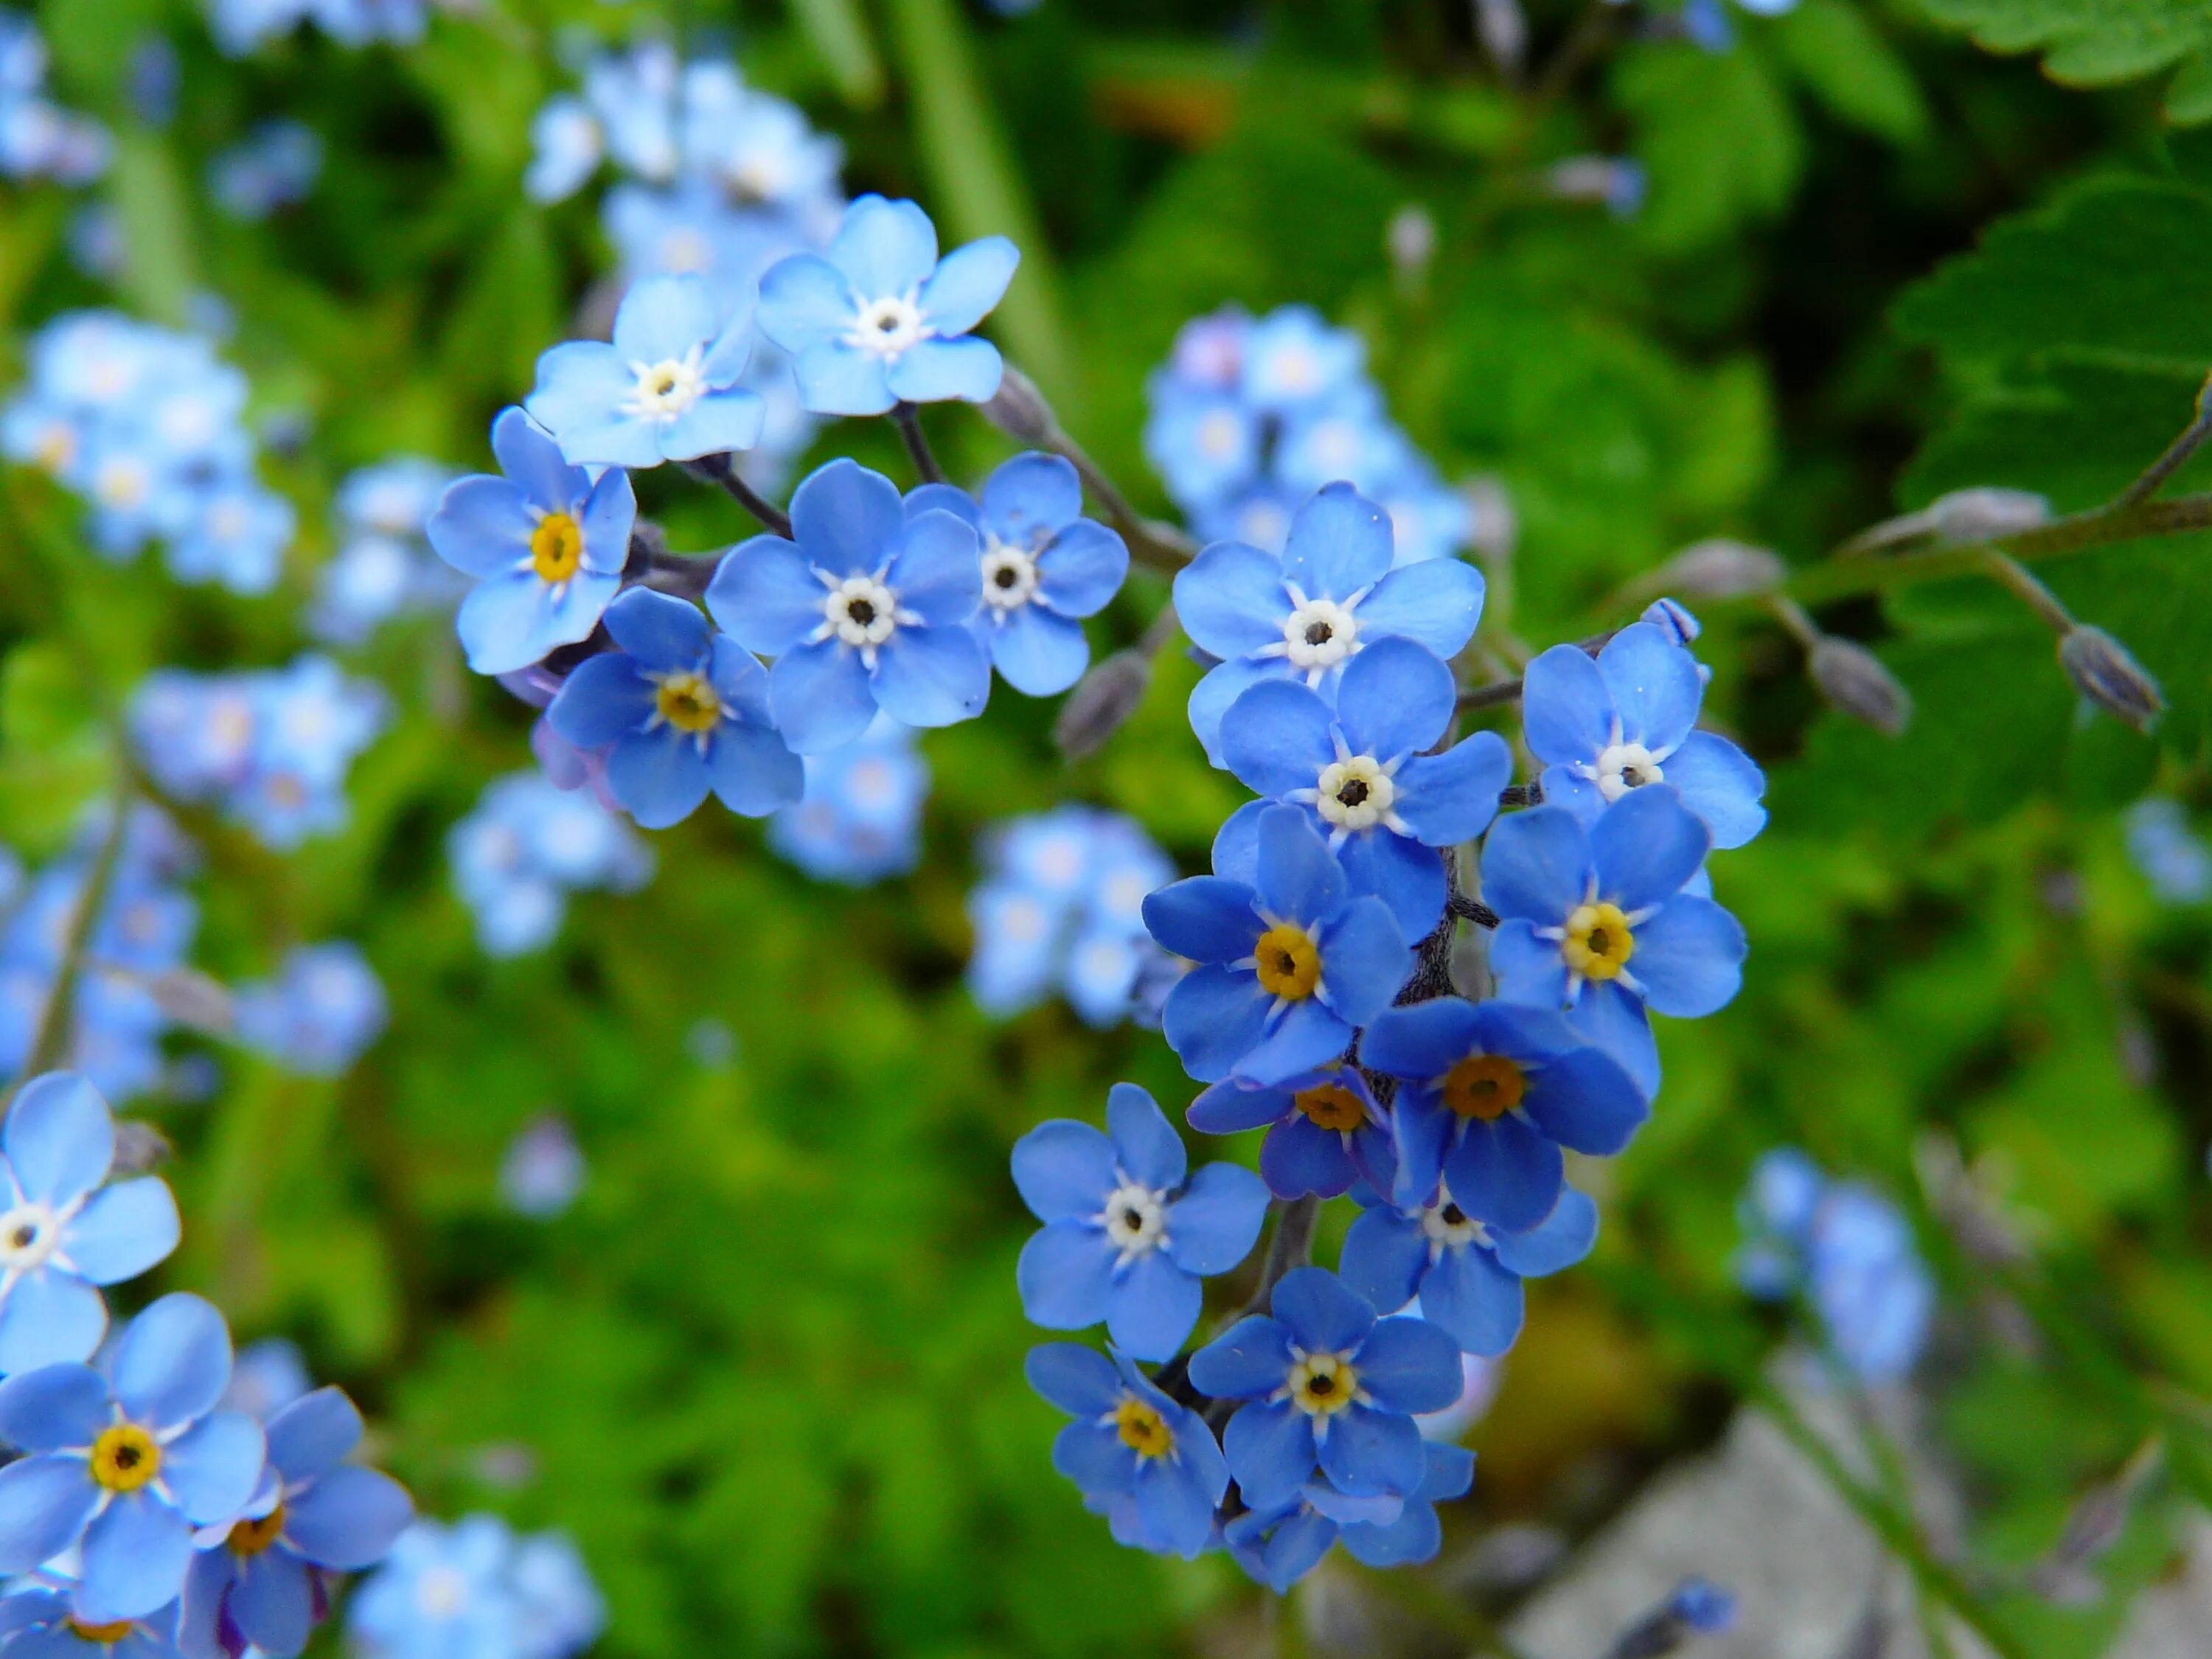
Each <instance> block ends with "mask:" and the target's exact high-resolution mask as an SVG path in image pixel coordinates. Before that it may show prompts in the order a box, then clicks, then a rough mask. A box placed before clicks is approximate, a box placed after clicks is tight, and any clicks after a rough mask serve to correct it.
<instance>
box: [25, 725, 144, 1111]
mask: <svg viewBox="0 0 2212 1659" xmlns="http://www.w3.org/2000/svg"><path fill="white" fill-rule="evenodd" d="M132 800H133V797H132V794H131V786H130V783H129V781H128V775H127V774H126V773H124V772H122V771H121V770H120V769H118V776H117V781H116V784H115V805H114V808H113V811H112V816H111V817H110V818H109V820H108V825H107V833H106V836H105V837H103V838H102V840H101V842H100V851H99V853H98V854H96V855H95V856H94V859H93V863H92V868H91V870H90V871H89V872H87V874H86V876H85V878H84V890H83V892H82V895H81V896H79V897H78V899H77V906H76V914H75V915H73V916H71V917H70V931H69V939H68V941H67V943H65V944H64V945H63V947H62V959H61V962H60V963H59V965H58V966H57V967H56V968H55V969H54V983H53V988H52V989H51V990H50V991H48V992H47V993H46V1007H45V1008H44V1009H43V1010H42V1011H41V1012H40V1015H39V1029H38V1033H37V1035H36V1036H33V1038H32V1039H31V1050H30V1053H29V1054H27V1056H25V1058H24V1060H23V1069H22V1071H21V1073H18V1074H17V1076H16V1079H15V1088H21V1086H22V1085H24V1084H25V1083H27V1082H29V1081H30V1079H33V1078H34V1077H37V1076H38V1075H39V1074H40V1073H42V1072H51V1071H52V1070H53V1068H54V1067H55V1066H58V1065H60V1064H61V1063H62V1061H63V1060H64V1059H66V1058H67V1057H68V1054H69V1049H70V1028H71V1025H72V1024H73V1023H74V1022H73V1019H72V1016H73V1015H74V1013H75V1012H76V982H77V981H78V979H79V978H81V977H82V975H83V973H84V967H85V958H86V956H87V954H88V952H89V951H90V950H91V947H92V936H93V933H94V930H96V929H97V928H98V927H99V926H100V912H101V911H103V910H105V909H106V908H107V892H108V889H109V888H111V887H112V886H113V885H114V884H115V872H116V869H117V867H118V866H119V865H120V864H121V863H122V861H123V843H124V841H125V838H126V836H128V835H129V833H130V829H131V805H132ZM14 1094H15V1089H10V1090H9V1096H10V1097H13V1096H14Z"/></svg>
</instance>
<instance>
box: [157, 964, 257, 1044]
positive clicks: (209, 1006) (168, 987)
mask: <svg viewBox="0 0 2212 1659" xmlns="http://www.w3.org/2000/svg"><path fill="white" fill-rule="evenodd" d="M135 977H136V976H135V975H134V978H135ZM137 984H138V987H139V988H140V989H142V990H143V991H144V992H145V993H146V994H148V995H149V996H150V997H152V998H153V1000H154V1006H155V1007H157V1008H159V1009H160V1010H161V1012H162V1013H163V1015H165V1016H166V1017H167V1018H169V1019H170V1020H172V1021H173V1022H174V1023H175V1024H179V1025H189V1026H190V1027H191V1028H192V1030H196V1031H205V1032H206V1033H208V1034H209V1035H210V1036H230V1035H231V1033H232V1031H233V1030H234V1029H235V1027H236V1024H237V1021H236V1017H235V1015H234V1012H233V1010H232V1007H231V999H230V993H229V991H228V990H227V989H226V988H225V987H223V986H222V985H221V984H219V983H217V982H216V981H214V980H212V979H210V978H209V977H208V976H207V975H205V974H203V973H201V972H200V971H199V970H198V969H196V968H165V969H162V970H161V972H160V973H158V974H154V975H149V976H147V977H145V978H143V979H138V980H137Z"/></svg>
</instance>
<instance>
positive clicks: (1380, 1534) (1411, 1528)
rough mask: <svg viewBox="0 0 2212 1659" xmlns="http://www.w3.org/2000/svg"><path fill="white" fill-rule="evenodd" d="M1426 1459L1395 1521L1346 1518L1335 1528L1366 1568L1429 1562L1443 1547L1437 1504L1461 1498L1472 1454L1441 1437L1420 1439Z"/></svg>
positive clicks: (1469, 1476) (1468, 1478)
mask: <svg viewBox="0 0 2212 1659" xmlns="http://www.w3.org/2000/svg"><path fill="white" fill-rule="evenodd" d="M1423 1449H1424V1451H1425V1453H1426V1456H1427V1462H1426V1463H1425V1466H1424V1468H1422V1471H1421V1484H1420V1485H1419V1486H1416V1487H1414V1488H1413V1492H1411V1493H1409V1494H1408V1495H1407V1498H1406V1503H1405V1507H1404V1508H1403V1509H1401V1510H1399V1512H1398V1518H1397V1519H1396V1520H1395V1521H1387V1522H1385V1521H1357V1520H1354V1521H1346V1522H1344V1523H1343V1524H1342V1526H1341V1527H1340V1528H1339V1534H1338V1535H1339V1537H1340V1538H1341V1540H1342V1541H1343V1543H1344V1548H1345V1553H1346V1554H1348V1555H1349V1556H1351V1557H1352V1559H1353V1560H1355V1561H1358V1562H1362V1563H1364V1564H1365V1565H1368V1566H1370V1567H1407V1566H1412V1565H1415V1564H1416V1563H1418V1562H1422V1561H1432V1560H1434V1559H1436V1555H1437V1551H1438V1550H1440V1549H1442V1548H1443V1543H1444V1531H1443V1523H1442V1522H1439V1521H1438V1520H1437V1504H1442V1503H1447V1502H1449V1501H1450V1500H1451V1499H1452V1498H1464V1497H1466V1496H1467V1494H1468V1488H1469V1487H1471V1486H1474V1453H1473V1452H1471V1451H1469V1450H1468V1449H1467V1448H1466V1447H1464V1446H1455V1445H1452V1444H1450V1443H1449V1442H1445V1441H1440V1440H1431V1441H1426V1442H1425V1443H1423Z"/></svg>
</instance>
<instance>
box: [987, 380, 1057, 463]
mask: <svg viewBox="0 0 2212 1659" xmlns="http://www.w3.org/2000/svg"><path fill="white" fill-rule="evenodd" d="M983 418H984V419H985V420H987V421H988V422H990V423H991V424H992V425H993V426H995V427H996V428H999V430H1000V431H1001V432H1003V433H1005V434H1006V435H1007V436H1008V437H1009V438H1012V440H1013V441H1015V442H1016V443H1021V444H1034V445H1045V444H1049V443H1050V442H1051V441H1052V440H1053V438H1054V435H1056V434H1057V433H1058V432H1059V431H1060V422H1059V420H1058V419H1057V418H1056V417H1055V416H1054V414H1053V412H1052V405H1051V404H1048V403H1047V402H1046V401H1045V400H1044V393H1042V392H1039V391H1038V390H1037V389H1036V381H1034V380H1030V377H1029V376H1028V375H1026V374H1023V373H1022V372H1021V370H1019V369H1018V368H1015V367H1014V366H1013V365H1012V363H1008V364H1007V365H1006V372H1005V373H1004V374H1001V375H1000V377H999V389H998V390H997V391H996V392H994V393H992V394H991V398H990V400H989V401H988V402H987V403H986V404H984V405H983Z"/></svg>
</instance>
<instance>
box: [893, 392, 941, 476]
mask: <svg viewBox="0 0 2212 1659" xmlns="http://www.w3.org/2000/svg"><path fill="white" fill-rule="evenodd" d="M891 424H892V425H894V426H896V427H897V428H898V435H899V441H900V442H901V443H902V444H904V445H905V446H906V453H907V459H908V460H910V461H912V462H913V463H914V470H915V471H917V472H919V473H921V481H922V482H923V483H944V482H945V469H944V468H943V467H941V466H939V465H938V464H937V452H936V451H934V450H933V449H932V448H930V447H929V438H928V435H927V434H925V433H924V432H923V431H922V429H921V410H919V409H918V408H916V407H915V405H914V404H909V403H901V404H896V405H895V406H894V407H893V408H892V410H891Z"/></svg>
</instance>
